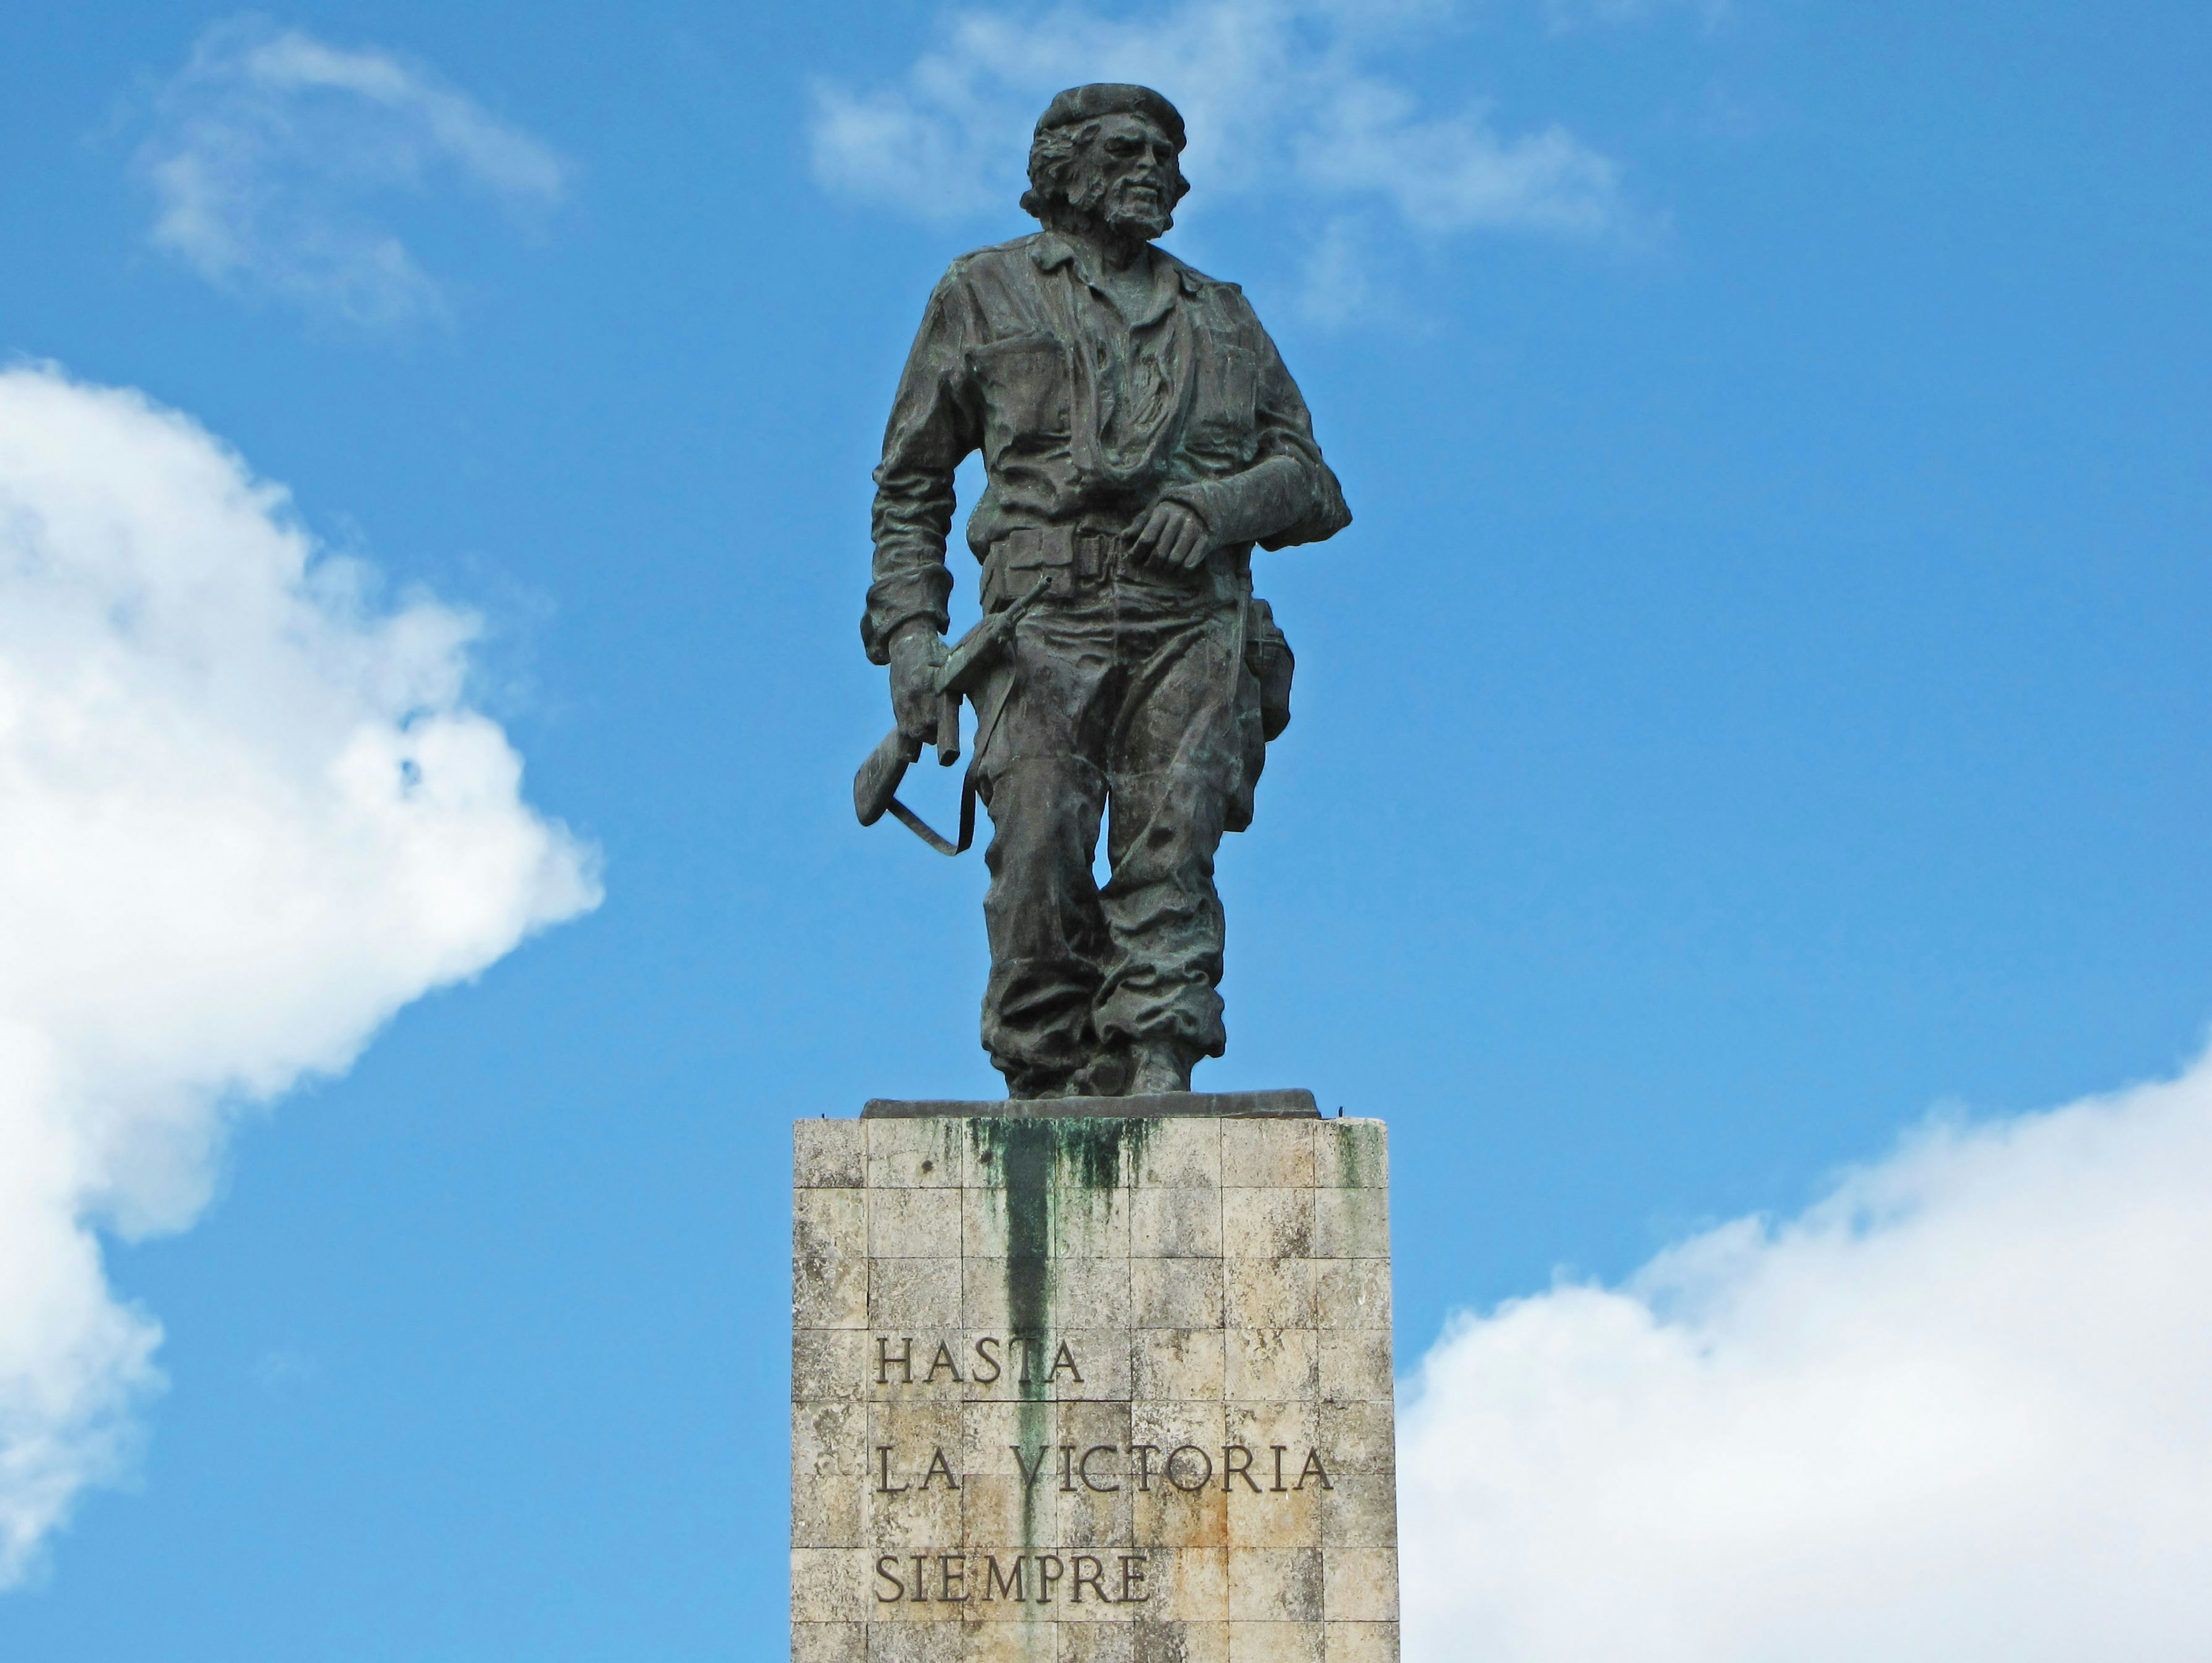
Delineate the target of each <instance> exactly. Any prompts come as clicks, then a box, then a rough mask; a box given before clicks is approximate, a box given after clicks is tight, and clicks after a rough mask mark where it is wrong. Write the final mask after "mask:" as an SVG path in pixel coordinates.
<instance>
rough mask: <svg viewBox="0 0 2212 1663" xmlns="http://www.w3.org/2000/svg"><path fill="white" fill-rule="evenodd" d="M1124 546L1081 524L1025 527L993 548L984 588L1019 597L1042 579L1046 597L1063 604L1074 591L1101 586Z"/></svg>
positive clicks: (1009, 533) (1112, 536) (1118, 539)
mask: <svg viewBox="0 0 2212 1663" xmlns="http://www.w3.org/2000/svg"><path fill="white" fill-rule="evenodd" d="M1124 546H1125V545H1124V543H1123V541H1122V539H1121V537H1117V536H1115V534H1114V533H1112V532H1110V531H1092V530H1091V528H1090V527H1088V526H1085V525H1038V526H1024V527H1023V528H1022V529H1020V530H1018V531H1009V532H1007V533H1006V536H1004V537H1000V539H999V540H998V541H997V542H996V543H993V544H992V545H991V561H990V564H991V567H992V570H991V571H990V572H989V573H988V574H987V576H988V578H989V579H990V583H989V586H990V587H991V588H993V589H995V590H1000V591H1003V592H1005V593H1006V594H1007V595H1010V596H1012V595H1021V594H1026V593H1028V592H1029V591H1030V590H1031V589H1032V588H1034V587H1036V580H1038V579H1039V578H1043V579H1045V580H1047V583H1048V587H1047V589H1046V591H1045V592H1046V593H1047V594H1048V595H1051V596H1053V597H1054V598H1057V599H1060V600H1066V599H1068V598H1072V597H1073V595H1074V594H1075V592H1076V591H1077V589H1078V588H1089V587H1092V586H1096V585H1097V584H1099V583H1101V582H1103V580H1105V579H1106V577H1107V576H1108V575H1109V574H1110V573H1111V572H1112V571H1113V570H1114V567H1115V561H1116V560H1117V559H1118V557H1119V556H1120V555H1121V550H1122V549H1123V548H1124Z"/></svg>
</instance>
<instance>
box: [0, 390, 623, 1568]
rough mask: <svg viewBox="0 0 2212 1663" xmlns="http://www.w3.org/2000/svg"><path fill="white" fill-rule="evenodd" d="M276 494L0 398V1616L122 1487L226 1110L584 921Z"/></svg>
mask: <svg viewBox="0 0 2212 1663" xmlns="http://www.w3.org/2000/svg"><path fill="white" fill-rule="evenodd" d="M368 578H369V574H368V573H367V571H366V569H365V568H364V567H362V566H360V565H359V564H358V563H357V562H351V561H343V560H339V559H336V558H334V557H331V556H330V555H324V554H321V553H319V551H318V549H317V548H316V545H315V543H314V542H313V538H312V537H309V536H308V534H307V532H306V531H303V530H302V529H301V526H300V525H299V524H298V523H297V521H296V519H295V518H294V517H293V515H292V513H291V511H290V508H289V504H288V502H287V500H286V498H285V495H284V494H283V491H282V490H280V489H277V488H276V487H274V486H271V485H269V484H267V483H263V482H260V481H258V480H256V479H254V478H253V477H252V476H251V475H250V474H249V473H248V472H247V471H246V468H245V466H244V464H242V463H241V462H240V459H239V458H237V457H236V456H234V455H233V454H232V453H231V452H228V450H226V449H225V448H223V447H222V446H221V445H220V444H218V443H217V442H216V440H214V439H212V438H210V436H209V435H208V434H206V433H205V432H204V431H202V430H201V429H200V428H197V427H196V426H194V425H193V424H192V423H191V422H190V421H188V420H186V419H185V417H183V416H179V415H177V414H175V413H173V412H171V411H167V410H161V409H159V408H157V407H155V406H154V405H152V404H149V403H148V402H147V401H146V399H144V398H143V397H141V396H140V395H139V394H137V393H136V392H132V391H120V390H115V389H108V388H100V387H92V386H87V385H82V384H79V383H76V382H73V381H70V380H69V379H65V378H64V377H63V376H62V375H60V374H59V373H56V372H52V371H49V370H41V369H36V368H16V369H12V370H9V371H6V372H4V373H0V942H4V943H5V944H6V950H5V952H4V953H0V1585H5V1584H6V1583H8V1582H9V1581H13V1580H15V1579H17V1578H19V1577H21V1575H24V1574H25V1573H26V1571H27V1569H28V1568H29V1567H30V1566H31V1564H32V1563H33V1560H34V1557H35V1555H36V1552H37V1551H38V1549H39V1546H40V1543H41V1542H42V1541H43V1540H44V1539H46V1537H47V1536H48V1535H49V1534H50V1533H51V1532H52V1530H53V1529H54V1528H55V1527H56V1526H58V1524H59V1523H60V1522H61V1521H62V1520H64V1517H65V1516H66V1514H67V1513H68V1511H69V1508H70V1504H71V1502H72V1501H73V1499H74V1498H75V1497H76V1496H77V1495H78V1494H79V1493H80V1492H81V1491H82V1490H83V1489H84V1488H85V1487H86V1486H87V1485H88V1484H96V1483H100V1482H102V1481H104V1480H106V1479H109V1478H113V1477H114V1476H116V1475H117V1473H118V1471H119V1470H120V1468H121V1467H122V1466H125V1464H126V1463H127V1460H128V1456H129V1454H130V1449H131V1440H132V1437H133V1411H134V1410H135V1409H136V1407H137V1405H139V1404H140V1403H141V1402H142V1401H143V1399H145V1397H146V1396H147V1395H148V1393H150V1392H152V1391H154V1390H155V1389H156V1388H157V1387H158V1386H159V1383H160V1376H159V1374H158V1372H157V1371H156V1369H155V1366H154V1363H153V1354H154V1351H155V1347H156V1345H157V1344H158V1343H159V1341H160V1338H161V1329H160V1326H159V1325H158V1324H157V1323H156V1321H155V1319H154V1318H153V1317H152V1316H151V1315H149V1314H148V1313H146V1312H145V1311H143V1310H142V1309H138V1308H135V1307H132V1306H128V1305H125V1304H124V1303H122V1302H118V1299H117V1298H116V1296H115V1295H114V1294H113V1292H112V1290H110V1288H109V1287H108V1285H107V1283H106V1277H105V1275H104V1273H103V1271H102V1268H101V1263H100V1246H99V1242H98V1240H97V1237H96V1235H95V1231H96V1230H97V1229H102V1228H105V1229H111V1230H113V1231H115V1232H117V1233H118V1234H120V1235H124V1236H126V1237H138V1236H143V1235H148V1234H149V1233H155V1232H161V1231H168V1230H176V1229H183V1228H185V1226H186V1225H188V1224H190V1223H191V1222H192V1220H193V1219H194V1217H196V1216H197V1214H198V1213H199V1211H201V1209H202V1208H203V1207H204V1205H206V1202H207V1199H208V1193H209V1185H210V1173H211V1168H212V1166H213V1163H214V1162H215V1161H216V1158H217V1157H218V1156H219V1154H220V1151H221V1147H222V1141H223V1138H224V1135H225V1132H226V1131H227V1129H228V1125H229V1123H230V1122H231V1120H233V1118H234V1115H235V1114H236V1113H237V1112H238V1111H239V1110H240V1108H243V1107H244V1106H246V1105H249V1104H252V1103H254V1102H265V1101H266V1100H268V1099H270V1098H271V1097H273V1096H276V1094H278V1093H281V1092H282V1091H283V1090H284V1089H286V1088H287V1087H288V1086H289V1085H291V1084H292V1083H294V1082H295V1081H297V1080H298V1079H300V1078H301V1077H302V1076H305V1075H308V1074H318V1073H319V1074H328V1073H331V1072H335V1071H338V1070H342V1069H343V1068H344V1067H346V1066H347V1065H348V1064H349V1062H350V1061H351V1060H352V1059H353V1058H354V1056H355V1055H356V1053H358V1052H359V1051H360V1049H361V1048H362V1046H363V1045H364V1044H366V1043H367V1042H368V1039H369V1038H370V1036H371V1035H373V1034H374V1032H375V1030H376V1029H377V1028H378V1027H379V1025H380V1024H381V1023H383V1022H385V1021H386V1019H387V1018H388V1017H391V1016H392V1013H393V1012H395V1011H398V1009H399V1008H400V1007H401V1006H402V1005H404V1004H407V1003H408V1002H409V1001H410V1000H411V999H414V998H418V997H419V996H421V995H422V994H423V993H425V992H428V991H429V990H430V989H432V988H434V987H437V986H443V985H445V984H447V983H451V982H454V981H458V980H463V979H465V978H467V977H470V976H472V975H474V974H477V972H478V971H481V970H482V969H483V968H485V967H486V966H487V965H489V964H490V963H491V962H493V961H495V959H497V958H499V957H500V956H501V955H503V954H505V953H506V952H507V951H508V950H510V949H512V948H513V946H514V945H515V944H517V943H518V942H519V941H520V940H521V939H522V938H523V937H525V936H526V935H527V934H529V933H530V932H532V931H533V930H536V929H538V928H541V927H543V926H547V925H550V924H552V923H555V922H557V921H559V920H562V919H566V918H569V917H572V916H574V914H576V913H579V912H581V911H583V910H585V909H586V908H588V907H592V906H593V905H595V904H596V903H597V901H598V887H597V883H596V879H595V877H594V875H593V870H592V869H593V860H592V856H591V854H590V852H589V851H587V850H586V849H585V848H583V847H580V845H578V844H577V843H576V842H575V841H574V840H573V839H571V838H570V837H569V836H568V834H567V833H566V832H564V831H563V830H562V828H560V827H558V826H557V825H553V824H550V823H548V822H545V821H544V820H542V819H540V818H538V816H536V815H534V814H532V812H531V810H529V809H528V807H527V806H526V805H525V804H524V803H523V802H522V800H521V798H520V778H521V762H520V758H519V757H518V756H516V755H515V753H514V751H513V750H512V749H511V748H510V747H509V745H508V744H507V739H506V737H505V736H504V735H503V734H502V733H501V731H500V729H499V728H498V726H497V725H495V724H494V723H493V722H491V721H490V720H489V719H486V718H485V717H484V716H483V715H481V714H479V713H477V712H476V711H474V710H473V709H471V707H469V705H468V703H467V701H466V699H465V694H464V688H463V683H464V680H465V677H466V674H467V671H468V652H467V650H468V644H469V640H470V638H471V631H472V625H471V620H470V619H468V618H467V617H466V616H463V615H461V614H459V613H457V612H455V611H453V610H450V609H448V608H447V607H445V606H442V605H440V604H436V603H435V602H433V601H429V600H416V601H413V602H411V603H410V604H406V605H404V606H402V607H400V608H399V609H398V610H385V609H383V608H380V606H378V605H377V604H375V603H374V599H373V598H372V594H371V589H370V585H369V581H368Z"/></svg>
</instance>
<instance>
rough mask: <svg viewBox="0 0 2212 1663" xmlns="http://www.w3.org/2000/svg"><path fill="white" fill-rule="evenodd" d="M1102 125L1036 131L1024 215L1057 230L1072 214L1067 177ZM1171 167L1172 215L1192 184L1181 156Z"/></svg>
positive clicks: (1091, 123)
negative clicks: (1080, 153)
mask: <svg viewBox="0 0 2212 1663" xmlns="http://www.w3.org/2000/svg"><path fill="white" fill-rule="evenodd" d="M1099 124H1100V123H1099V119H1098V118H1096V117H1094V118H1091V119H1090V120H1087V121H1078V122H1071V123H1069V124H1067V125H1066V126H1064V127H1040V128H1038V129H1037V130H1036V137H1035V138H1033V139H1031V140H1030V188H1029V189H1028V190H1026V191H1023V192H1022V211H1023V212H1024V213H1026V214H1030V215H1034V216H1035V217H1036V218H1037V219H1038V220H1041V221H1042V222H1044V223H1045V224H1046V225H1048V226H1052V227H1054V228H1055V229H1057V228H1059V226H1060V222H1062V221H1063V220H1065V219H1066V216H1067V215H1069V214H1070V213H1071V212H1073V207H1074V204H1073V203H1071V202H1070V201H1069V200H1068V195H1067V177H1068V174H1069V173H1070V172H1071V171H1072V170H1073V167H1074V165H1075V158H1076V156H1077V155H1078V154H1079V152H1080V151H1081V150H1082V149H1083V148H1084V147H1085V145H1087V144H1090V143H1093V142H1094V141H1095V140H1096V139H1097V137H1098V128H1099ZM1178 148H1180V147H1178ZM1170 166H1171V167H1173V169H1174V175H1173V178H1172V179H1170V182H1169V185H1168V210H1169V212H1170V215H1172V214H1173V212H1174V210H1175V205H1176V203H1179V202H1181V201H1182V199H1183V198H1184V197H1186V196H1188V194H1189V193H1190V181H1189V180H1188V179H1185V178H1183V176H1182V157H1181V156H1180V155H1178V156H1176V158H1175V160H1174V161H1173V162H1172V163H1171V164H1170Z"/></svg>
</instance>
